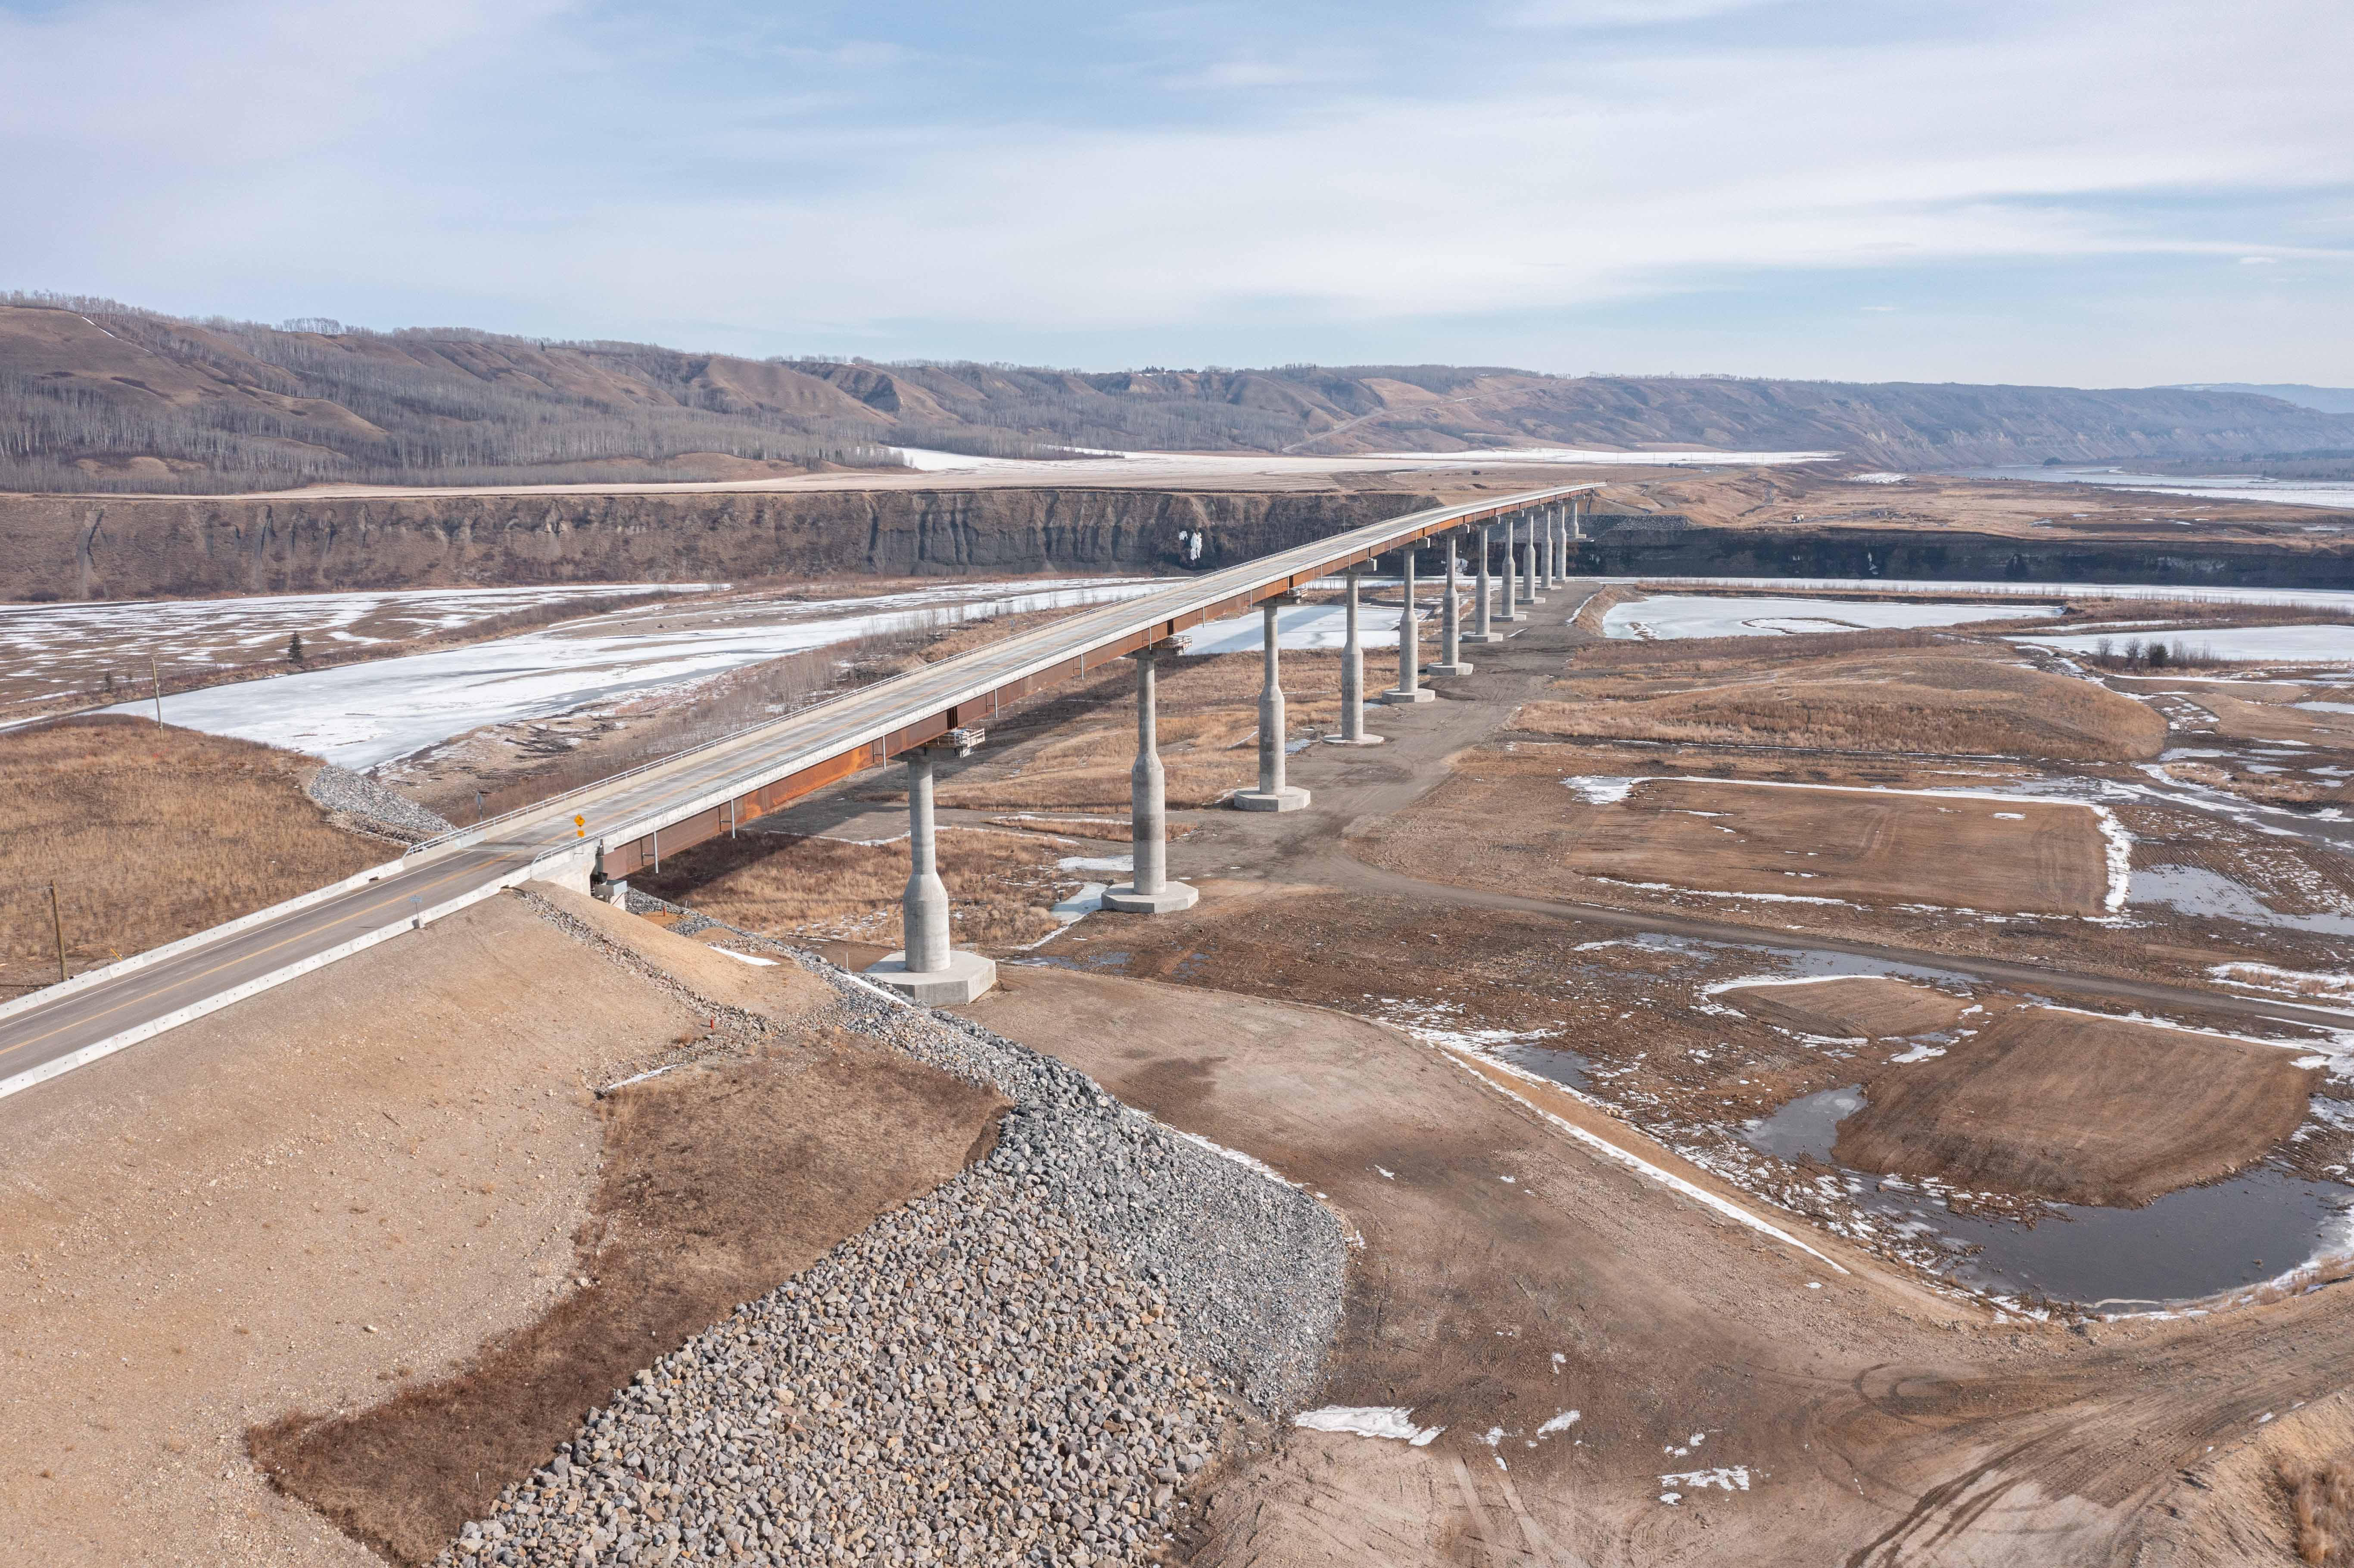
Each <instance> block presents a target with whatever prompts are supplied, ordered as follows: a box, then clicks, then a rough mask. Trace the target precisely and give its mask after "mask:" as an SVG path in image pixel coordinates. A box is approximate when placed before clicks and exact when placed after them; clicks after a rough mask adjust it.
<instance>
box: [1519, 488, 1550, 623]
mask: <svg viewBox="0 0 2354 1568" xmlns="http://www.w3.org/2000/svg"><path fill="white" fill-rule="evenodd" d="M1543 532H1544V516H1543V514H1542V513H1539V512H1532V513H1530V514H1529V538H1528V543H1527V544H1525V545H1523V546H1521V547H1522V549H1523V550H1525V551H1527V552H1528V556H1527V559H1526V561H1525V562H1524V564H1523V565H1522V569H1521V587H1522V590H1523V591H1522V595H1521V602H1522V603H1523V604H1543V602H1544V601H1545V596H1544V540H1543V536H1542V535H1543ZM1531 619H1534V618H1533V617H1532V618H1531Z"/></svg>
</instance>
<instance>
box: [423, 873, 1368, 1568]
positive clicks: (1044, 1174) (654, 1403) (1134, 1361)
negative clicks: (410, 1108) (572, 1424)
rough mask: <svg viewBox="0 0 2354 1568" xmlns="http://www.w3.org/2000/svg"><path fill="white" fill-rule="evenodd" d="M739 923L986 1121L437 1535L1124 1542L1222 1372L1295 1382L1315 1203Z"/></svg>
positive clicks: (1329, 1273) (805, 1556) (762, 1555)
mask: <svg viewBox="0 0 2354 1568" xmlns="http://www.w3.org/2000/svg"><path fill="white" fill-rule="evenodd" d="M631 902H632V904H633V905H634V904H635V903H636V899H635V897H633V898H632V900H631ZM743 939H744V942H746V943H749V944H753V945H755V946H756V947H757V948H764V949H766V950H768V951H770V952H776V953H779V954H790V955H791V956H792V957H793V958H794V959H797V960H798V961H800V962H801V963H803V964H805V965H806V966H808V967H809V968H810V969H812V970H814V971H816V972H818V973H820V974H821V975H822V976H824V977H825V978H826V979H827V980H829V981H830V982H831V983H832V985H833V986H834V988H835V991H836V992H837V994H838V995H839V996H840V997H841V999H842V1005H841V1010H840V1012H839V1015H838V1017H837V1019H836V1022H839V1023H840V1024H841V1025H842V1026H843V1028H845V1029H848V1030H850V1031H852V1032H854V1033H860V1034H864V1035H866V1036H868V1037H870V1038H873V1039H876V1040H880V1041H885V1042H888V1043H889V1044H894V1045H896V1046H897V1047H898V1048H900V1049H902V1050H905V1051H907V1052H908V1053H909V1054H913V1055H915V1056H917V1058H918V1059H920V1060H923V1061H926V1062H929V1063H931V1064H933V1065H936V1066H938V1067H940V1068H941V1069H943V1070H945V1071H948V1072H951V1073H955V1074H957V1075H960V1076H962V1077H965V1078H967V1079H969V1080H972V1081H976V1082H981V1083H987V1084H990V1085H992V1086H995V1087H996V1088H998V1089H999V1090H1000V1091H1001V1092H1002V1093H1003V1094H1004V1095H1005V1096H1006V1097H1008V1098H1009V1099H1011V1100H1013V1102H1014V1105H1013V1109H1012V1110H1010V1111H1009V1112H1007V1114H1006V1116H1005V1118H1004V1120H1003V1122H1002V1125H1001V1128H1000V1134H999V1138H998V1141H997V1145H996V1148H995V1149H994V1150H992V1152H991V1154H990V1156H989V1157H988V1158H987V1159H986V1160H983V1161H982V1162H981V1163H980V1164H978V1165H976V1166H974V1167H973V1168H972V1169H970V1170H969V1171H966V1172H965V1173H964V1174H963V1175H961V1176H960V1177H958V1178H957V1179H956V1180H955V1181H950V1182H949V1183H948V1184H946V1185H945V1186H943V1187H941V1188H939V1189H938V1191H936V1192H933V1193H931V1194H930V1195H928V1196H927V1197H925V1198H923V1199H921V1200H919V1201H918V1202H915V1203H912V1204H909V1205H908V1206H907V1208H905V1209H902V1210H899V1211H897V1212H896V1213H892V1214H890V1215H887V1216H885V1218H884V1219H883V1220H882V1221H880V1222H879V1223H878V1224H875V1226H874V1227H873V1228H872V1229H870V1230H868V1231H867V1232H866V1233H864V1234H862V1235H858V1236H854V1237H852V1238H850V1239H849V1240H847V1241H844V1242H843V1244H842V1245H839V1246H837V1247H836V1248H834V1249H833V1251H832V1252H831V1253H829V1254H828V1255H826V1256H825V1257H824V1258H823V1259H822V1260H820V1262H819V1263H818V1264H817V1265H815V1266H812V1267H811V1268H810V1269H808V1270H806V1271H804V1272H803V1273H802V1274H801V1275H800V1276H798V1277H795V1278H794V1279H792V1280H790V1281H789V1282H787V1283H786V1284H784V1285H783V1286H780V1287H779V1288H778V1289H776V1290H775V1291H772V1292H771V1293H769V1295H767V1296H765V1297H763V1298H760V1299H758V1300H757V1301H754V1302H750V1303H748V1304H747V1305H746V1306H744V1307H742V1308H738V1309H737V1312H736V1314H735V1315H734V1316H733V1317H732V1318H731V1319H728V1320H727V1321H726V1322H724V1323H721V1324H718V1325H716V1327H714V1328H712V1329H711V1330H707V1331H706V1332H705V1333H704V1334H702V1335H699V1336H698V1337H696V1338H695V1340H692V1341H690V1342H689V1343H688V1344H687V1345H685V1346H684V1347H683V1348H682V1349H680V1350H679V1351H676V1352H674V1353H673V1354H672V1355H670V1356H667V1357H665V1358H663V1360H662V1361H660V1362H658V1363H656V1364H655V1366H653V1367H652V1368H651V1369H649V1370H648V1371H647V1372H642V1373H641V1374H640V1375H639V1377H638V1379H637V1380H636V1382H635V1383H632V1384H631V1386H630V1387H629V1388H628V1389H625V1390H623V1391H621V1392H620V1393H618V1394H617V1395H616V1396H615V1397H614V1399H613V1400H612V1402H611V1403H610V1404H609V1405H608V1406H607V1407H606V1408H605V1409H603V1410H600V1411H595V1412H591V1413H590V1414H589V1417H588V1420H587V1421H586V1422H585V1423H584V1425H582V1427H581V1429H580V1431H579V1432H578V1434H577V1435H576V1436H575V1437H574V1439H573V1441H572V1443H571V1444H569V1445H568V1446H566V1447H565V1448H564V1449H563V1450H562V1451H560V1452H559V1453H558V1455H557V1457H556V1458H555V1460H554V1461H553V1462H552V1463H551V1464H550V1465H549V1466H547V1467H546V1468H544V1469H542V1470H540V1471H539V1472H537V1473H536V1474H535V1475H534V1476H533V1477H532V1478H530V1480H529V1481H527V1482H526V1483H525V1484H524V1485H522V1486H520V1487H514V1488H509V1489H508V1490H507V1492H506V1493H505V1495H504V1497H503V1498H502V1499H501V1505H500V1508H499V1510H497V1512H496V1513H495V1514H494V1515H493V1517H491V1518H490V1519H487V1520H480V1521H477V1522H475V1523H472V1524H469V1525H468V1526H467V1527H466V1531H465V1533H464V1534H462V1535H461V1538H460V1539H459V1541H458V1542H454V1543H453V1544H452V1546H451V1549H450V1551H449V1552H445V1553H444V1555H443V1557H442V1558H441V1560H440V1561H441V1563H444V1564H450V1565H455V1564H461V1563H476V1562H494V1563H517V1564H532V1565H539V1564H563V1565H566V1568H571V1565H574V1564H609V1563H675V1562H685V1561H695V1562H706V1561H727V1562H754V1563H796V1564H798V1563H837V1562H839V1563H848V1562H871V1563H934V1562H938V1563H1036V1564H1050V1563H1051V1564H1075V1565H1086V1564H1117V1563H1137V1562H1140V1561H1141V1560H1142V1559H1143V1556H1144V1554H1145V1553H1146V1552H1149V1551H1150V1548H1151V1547H1152V1546H1153V1545H1154V1544H1156V1543H1157V1542H1159V1541H1160V1540H1161V1539H1162V1538H1164V1537H1165V1535H1166V1533H1167V1531H1169V1530H1170V1529H1171V1528H1172V1526H1173V1524H1174V1523H1175V1522H1176V1521H1177V1519H1178V1515H1179V1512H1180V1511H1181V1510H1182V1509H1183V1507H1184V1506H1185V1500H1184V1498H1183V1495H1182V1494H1183V1492H1184V1489H1185V1486H1186V1483H1187V1481H1188V1480H1189V1479H1190V1478H1192V1477H1193V1475H1194V1473H1196V1472H1197V1471H1198V1470H1200V1468H1201V1467H1203V1466H1204V1464H1206V1463H1208V1462H1209V1461H1210V1460H1212V1459H1213V1458H1214V1457H1216V1455H1217V1454H1218V1452H1219V1450H1220V1448H1221V1446H1223V1445H1225V1443H1226V1442H1228V1441H1230V1440H1231V1439H1232V1437H1233V1435H1234V1433H1235V1431H1236V1429H1237V1428H1236V1423H1237V1421H1238V1419H1239V1417H1240V1415H1241V1414H1242V1413H1243V1410H1244V1405H1243V1404H1242V1403H1241V1400H1243V1399H1246V1400H1247V1401H1248V1403H1249V1404H1251V1405H1255V1406H1257V1409H1258V1411H1259V1412H1260V1413H1261V1414H1267V1415H1277V1414H1281V1413H1283V1412H1286V1411H1288V1410H1290V1409H1292V1408H1294V1407H1295V1406H1296V1405H1297V1404H1299V1401H1300V1400H1301V1399H1302V1398H1304V1397H1305V1395H1306V1394H1307V1393H1308V1391H1309V1389H1310V1386H1311V1385H1312V1384H1313V1383H1314V1382H1315V1379H1316V1377H1317V1375H1318V1372H1319V1369H1320V1364H1321V1361H1322V1356H1323V1351H1324V1347H1325V1345H1326V1344H1327V1343H1328V1342H1329V1341H1330V1339H1331V1331H1332V1329H1333V1327H1334V1325H1335V1324H1336V1323H1337V1321H1338V1319H1339V1314H1340V1307H1341V1281H1342V1272H1343V1268H1344V1259H1345V1255H1346V1248H1345V1245H1344V1242H1343V1239H1342V1234H1341V1225H1340V1223H1339V1221H1338V1220H1337V1219H1336V1218H1335V1217H1334V1216H1333V1214H1332V1213H1331V1212H1330V1211H1329V1210H1327V1209H1326V1208H1324V1207H1323V1206H1322V1205H1321V1204H1320V1203H1319V1202H1316V1201H1315V1200H1314V1199H1313V1198H1312V1197H1311V1196H1310V1195H1309V1194H1308V1193H1306V1192H1300V1191H1299V1190H1297V1189H1296V1188H1292V1187H1290V1186H1288V1185H1286V1184H1284V1183H1283V1182H1281V1181H1279V1180H1278V1179H1276V1178H1274V1177H1272V1176H1270V1175H1268V1174H1266V1173H1264V1172H1263V1171H1261V1170H1259V1169H1257V1168H1255V1167H1254V1166H1252V1165H1251V1164H1249V1163H1246V1162H1245V1161H1243V1160H1240V1159H1238V1158H1234V1157H1229V1156H1227V1155H1225V1154H1223V1153H1221V1152H1219V1151H1217V1150H1213V1149H1210V1148H1207V1147H1204V1146H1203V1145H1200V1144H1197V1143H1194V1142H1192V1141H1189V1140H1187V1139H1184V1138H1182V1137H1180V1136H1179V1135H1177V1134H1176V1133H1174V1132H1172V1131H1171V1130H1170V1129H1169V1128H1165V1127H1163V1126H1161V1124H1160V1123H1158V1122H1156V1121H1154V1120H1152V1119H1151V1118H1149V1117H1146V1116H1144V1115H1142V1114H1140V1113H1139V1112H1137V1111H1134V1110H1131V1109H1129V1107H1125V1106H1122V1105H1121V1104H1119V1102H1118V1101H1117V1100H1115V1099H1113V1098H1112V1097H1110V1096H1108V1095H1107V1094H1105V1093H1104V1092H1103V1091H1102V1090H1101V1089H1100V1088H1099V1087H1097V1085H1096V1084H1095V1083H1094V1082H1093V1081H1092V1080H1090V1079H1088V1078H1087V1077H1086V1076H1085V1075H1082V1074H1080V1073H1077V1072H1075V1071H1073V1070H1072V1069H1071V1068H1069V1067H1066V1066H1065V1065H1062V1064H1061V1063H1059V1062H1055V1061H1054V1060H1052V1059H1051V1058H1048V1057H1044V1056H1041V1055H1039V1054H1036V1053H1034V1052H1031V1051H1029V1050H1026V1049H1024V1048H1023V1047H1022V1046H1020V1045H1017V1044H1013V1042H1012V1041H1008V1040H1004V1039H1002V1038H1001V1037H999V1036H997V1035H994V1034H991V1033H989V1032H988V1031H986V1030H983V1029H980V1028H978V1027H976V1026H974V1025H971V1024H970V1023H967V1022H963V1021H962V1020H960V1019H956V1018H953V1017H951V1016H950V1015H949V1014H946V1013H928V1012H917V1011H916V1010H914V1009H911V1008H908V1007H907V1006H905V1005H904V1004H902V1003H900V1002H898V1001H896V1000H895V999H892V998H889V997H887V996H885V995H882V994H880V993H877V992H875V991H872V990H871V989H869V988H867V987H866V986H864V984H863V983H862V982H860V981H858V980H854V978H852V977H850V976H847V975H845V974H843V972H842V971H841V970H839V969H834V968H833V967H832V966H831V965H828V964H824V963H822V962H821V961H819V960H817V959H811V958H809V957H808V956H806V955H803V954H800V953H798V952H795V951H794V950H793V949H790V948H782V947H780V946H779V945H778V944H775V943H770V942H768V941H766V940H765V939H764V938H757V937H752V936H749V935H748V934H747V935H746V936H745V937H744V938H743ZM1238 1396H1239V1397H1238Z"/></svg>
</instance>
